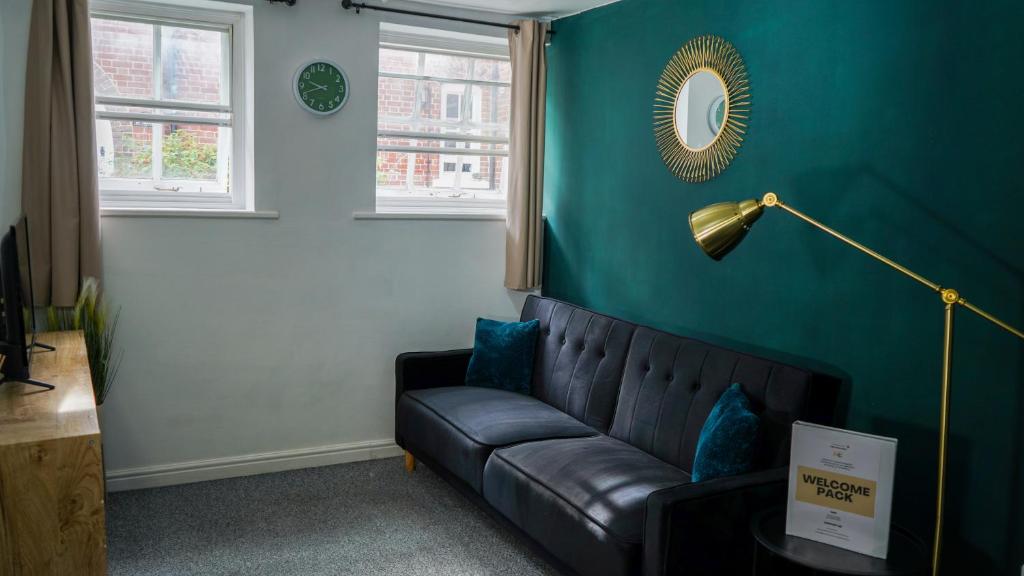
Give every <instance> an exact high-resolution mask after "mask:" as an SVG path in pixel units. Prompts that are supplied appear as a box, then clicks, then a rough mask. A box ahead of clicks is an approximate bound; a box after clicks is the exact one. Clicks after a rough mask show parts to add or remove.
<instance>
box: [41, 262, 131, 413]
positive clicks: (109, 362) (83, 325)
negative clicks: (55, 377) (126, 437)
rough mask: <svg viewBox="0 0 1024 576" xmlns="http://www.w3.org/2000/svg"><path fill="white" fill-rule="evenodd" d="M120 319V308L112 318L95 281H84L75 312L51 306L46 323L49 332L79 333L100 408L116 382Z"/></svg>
mask: <svg viewBox="0 0 1024 576" xmlns="http://www.w3.org/2000/svg"><path fill="white" fill-rule="evenodd" d="M120 317H121V310H120V308H119V309H118V310H117V311H116V312H114V314H113V316H111V313H110V308H109V306H107V303H106V302H104V301H103V298H102V296H101V295H100V292H99V283H98V282H97V281H96V279H95V278H86V279H85V281H84V282H83V283H82V290H81V292H79V294H78V301H77V302H76V303H75V307H74V308H57V307H55V306H50V307H49V308H47V310H46V320H47V324H48V328H49V329H50V330H81V331H82V334H83V335H84V336H85V350H86V355H87V356H88V358H89V374H90V376H91V377H92V390H93V394H94V395H95V396H96V404H103V401H104V400H106V398H107V394H108V393H109V392H110V388H111V386H113V384H114V380H116V379H117V372H118V369H119V368H120V367H121V359H122V357H123V351H122V350H115V349H114V336H115V334H116V332H117V323H118V320H119V319H120Z"/></svg>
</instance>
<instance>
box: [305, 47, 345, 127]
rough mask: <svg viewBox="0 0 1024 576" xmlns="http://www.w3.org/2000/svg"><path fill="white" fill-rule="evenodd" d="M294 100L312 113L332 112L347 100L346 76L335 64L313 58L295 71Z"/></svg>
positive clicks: (323, 114) (323, 113) (324, 113)
mask: <svg viewBox="0 0 1024 576" xmlns="http://www.w3.org/2000/svg"><path fill="white" fill-rule="evenodd" d="M292 88H293V89H294V92H295V100H296V101H298V103H299V105H300V106H302V107H303V108H305V109H306V110H308V111H310V112H312V113H313V114H319V115H322V116H326V115H328V114H333V113H335V112H337V111H338V110H341V107H342V106H344V105H345V102H346V101H347V100H348V76H347V75H345V71H344V70H342V69H341V67H339V66H338V65H337V64H335V63H333V62H330V61H327V60H313V61H312V62H308V63H306V64H305V65H303V66H302V67H301V68H299V69H298V70H296V71H295V78H293V79H292Z"/></svg>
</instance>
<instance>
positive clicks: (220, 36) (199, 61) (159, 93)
mask: <svg viewBox="0 0 1024 576" xmlns="http://www.w3.org/2000/svg"><path fill="white" fill-rule="evenodd" d="M91 16H92V18H91V22H92V48H93V83H94V91H95V95H96V157H97V160H98V162H99V184H100V199H101V202H102V205H103V207H104V208H148V209H154V208H156V209H216V208H222V209H231V210H239V209H251V208H252V192H251V190H252V179H251V169H250V167H251V142H250V140H251V135H252V132H251V116H249V114H248V104H249V102H248V98H247V94H248V93H249V90H248V88H247V83H249V82H251V65H250V64H249V62H250V61H249V59H248V58H247V54H246V52H247V43H248V42H250V41H251V18H250V16H251V9H250V8H247V7H243V6H238V5H234V4H228V3H224V2H212V1H207V2H196V1H192V2H189V3H188V4H187V5H184V4H183V5H177V4H171V3H167V4H154V3H141V2H128V1H123V0H96V1H94V2H93V3H92V14H91Z"/></svg>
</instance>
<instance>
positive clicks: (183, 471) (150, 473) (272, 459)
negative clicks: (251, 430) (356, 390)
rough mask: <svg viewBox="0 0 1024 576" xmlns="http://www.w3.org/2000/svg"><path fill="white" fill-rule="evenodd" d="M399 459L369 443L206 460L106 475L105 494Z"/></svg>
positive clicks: (394, 451)
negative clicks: (333, 465)
mask: <svg viewBox="0 0 1024 576" xmlns="http://www.w3.org/2000/svg"><path fill="white" fill-rule="evenodd" d="M401 455H402V449H401V448H399V447H398V445H397V444H395V443H394V442H393V441H392V440H370V441H366V442H351V443H348V444H335V445H333V446H316V447H313V448H299V449H297V450H281V451H278V452H264V453H262V454H246V455H244V456H229V457H226V458H211V459H209V460H192V461H189V462H178V463H175V464H160V465H157V466H142V467H138V468H122V469H120V470H108V471H107V474H106V478H107V491H109V492H118V491H121V490H137V489H139V488H156V487H159V486H171V485H174V484H187V483H189V482H202V481H204V480H220V479H222V478H234V477H236V476H251V475H253V474H266V473H268V472H282V471H284V470H295V469H298V468H313V467H316V466H330V465H332V464H344V463H346V462H357V461H360V460H376V459H378V458H391V457H394V456H401Z"/></svg>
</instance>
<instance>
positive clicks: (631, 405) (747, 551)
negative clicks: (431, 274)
mask: <svg viewBox="0 0 1024 576" xmlns="http://www.w3.org/2000/svg"><path fill="white" fill-rule="evenodd" d="M533 318H536V319H538V320H540V336H539V338H538V342H537V352H536V360H535V366H534V371H533V383H532V395H531V396H526V395H521V394H515V393H511V392H506V391H502V390H495V389H489V388H479V387H469V386H465V385H463V381H464V376H465V372H466V366H467V364H468V362H469V358H470V355H471V353H472V351H471V350H452V351H447V352H412V353H406V354H402V355H400V356H399V357H398V359H397V362H396V388H397V389H396V408H395V428H396V430H395V437H396V441H397V442H398V444H399V445H400V446H402V447H403V448H405V450H406V451H407V452H409V453H411V454H412V455H413V456H414V457H415V458H417V459H419V460H421V461H424V462H425V463H427V464H428V465H429V466H430V467H431V468H432V469H434V470H435V471H437V472H438V473H440V474H441V475H442V476H444V477H445V478H447V479H448V480H449V481H451V482H453V483H454V484H455V485H456V486H457V487H459V488H462V489H463V490H464V492H466V493H467V494H469V495H470V496H471V497H472V498H473V499H474V500H476V501H477V502H478V503H480V504H481V505H482V506H484V507H485V509H486V510H487V511H488V512H490V513H491V514H492V515H493V516H496V517H497V518H499V519H503V520H504V521H505V522H504V523H505V524H506V525H510V526H511V527H513V529H514V530H515V531H517V532H519V533H520V534H521V535H525V536H528V537H529V540H531V541H532V542H531V544H532V545H533V546H534V547H535V548H538V547H539V548H540V549H541V550H542V551H544V552H546V553H547V554H546V556H547V557H548V558H549V559H552V558H553V559H554V560H555V563H556V565H558V567H559V568H560V569H561V570H563V571H564V572H566V573H576V574H580V575H583V576H620V575H637V574H643V575H644V576H656V575H658V576H660V575H664V574H684V575H688V574H734V573H746V572H749V570H750V566H751V564H750V562H751V554H752V551H753V542H752V540H751V537H750V534H749V529H748V522H749V517H750V514H751V511H752V510H753V509H754V508H756V507H758V506H759V505H763V504H764V503H765V502H766V501H768V500H767V499H771V498H778V499H781V497H782V495H783V494H784V493H785V486H786V478H787V468H786V463H787V460H788V456H789V434H790V429H791V428H790V424H791V423H792V422H793V421H794V420H797V419H801V420H808V421H814V422H820V423H825V424H828V423H830V422H831V421H832V419H833V416H834V411H835V406H836V399H837V393H838V388H839V386H838V385H839V382H838V381H837V380H836V379H834V378H832V377H829V376H827V375H824V374H819V373H814V372H812V371H808V370H805V369H801V368H798V367H794V366H790V365H786V364H781V363H778V362H773V361H770V360H766V359H763V358H757V357H754V356H750V355H746V354H741V353H738V352H734V351H731V350H728V349H725V348H721V347H718V346H714V345H711V344H707V343H705V342H701V341H698V340H693V339H689V338H682V337H679V336H675V335H673V334H669V333H666V332H661V331H658V330H653V329H651V328H646V327H642V326H637V325H634V324H631V323H629V322H624V321H622V320H617V319H615V318H610V317H608V316H603V315H601V314H597V313H595V312H591V311H589V310H586V309H583V308H579V307H576V306H573V305H571V304H567V303H565V302H560V301H557V300H552V299H549V298H540V297H536V296H530V297H529V298H528V299H527V301H526V303H525V306H524V308H523V311H522V319H523V320H530V319H533ZM733 382H739V383H741V384H742V386H743V390H744V392H745V393H746V394H747V395H748V396H749V397H750V398H751V400H752V404H754V405H755V407H756V410H757V411H759V415H760V417H761V419H762V431H763V434H762V441H761V445H760V449H759V456H758V461H757V470H756V471H755V472H751V473H749V474H744V475H740V476H734V477H729V478H719V479H714V480H709V481H705V482H699V483H693V482H691V481H690V469H691V464H692V462H693V458H694V453H695V450H696V446H697V439H698V437H699V436H700V431H701V427H702V426H703V424H704V420H705V418H707V416H708V414H709V412H710V411H711V408H712V407H713V406H714V404H715V402H716V401H717V400H718V398H719V396H720V395H721V393H722V392H723V391H724V390H725V389H726V388H727V387H728V386H729V385H731V384H732V383H733Z"/></svg>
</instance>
